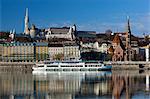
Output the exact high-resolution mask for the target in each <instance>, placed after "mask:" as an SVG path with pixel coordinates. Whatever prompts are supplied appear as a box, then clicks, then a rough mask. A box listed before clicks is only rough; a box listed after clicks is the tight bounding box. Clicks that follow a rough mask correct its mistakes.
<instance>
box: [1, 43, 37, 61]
mask: <svg viewBox="0 0 150 99" xmlns="http://www.w3.org/2000/svg"><path fill="white" fill-rule="evenodd" d="M1 47H2V49H1V50H2V56H1V57H2V61H6V62H8V61H12V62H18V61H21V62H22V61H24V62H29V61H34V59H35V55H34V44H33V43H19V42H17V43H7V44H2V46H1Z"/></svg>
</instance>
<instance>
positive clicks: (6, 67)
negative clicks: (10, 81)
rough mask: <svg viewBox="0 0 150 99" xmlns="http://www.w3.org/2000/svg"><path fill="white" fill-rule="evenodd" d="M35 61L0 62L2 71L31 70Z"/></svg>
mask: <svg viewBox="0 0 150 99" xmlns="http://www.w3.org/2000/svg"><path fill="white" fill-rule="evenodd" d="M34 65H35V63H33V62H0V71H11V72H12V71H13V72H20V71H21V72H22V71H23V72H31V71H32V67H33V66H34Z"/></svg>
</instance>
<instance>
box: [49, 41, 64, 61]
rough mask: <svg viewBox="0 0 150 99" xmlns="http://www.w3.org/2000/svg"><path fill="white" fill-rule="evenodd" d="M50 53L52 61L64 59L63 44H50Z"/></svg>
mask: <svg viewBox="0 0 150 99" xmlns="http://www.w3.org/2000/svg"><path fill="white" fill-rule="evenodd" d="M48 51H49V58H50V60H58V59H60V60H63V59H64V47H63V44H48Z"/></svg>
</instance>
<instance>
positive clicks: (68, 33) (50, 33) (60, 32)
mask: <svg viewBox="0 0 150 99" xmlns="http://www.w3.org/2000/svg"><path fill="white" fill-rule="evenodd" d="M75 31H76V26H75V25H73V26H72V27H62V28H57V27H52V28H49V29H46V30H45V32H47V34H46V35H45V37H46V40H47V41H48V40H49V39H51V38H65V39H69V40H74V39H75V36H74V33H75Z"/></svg>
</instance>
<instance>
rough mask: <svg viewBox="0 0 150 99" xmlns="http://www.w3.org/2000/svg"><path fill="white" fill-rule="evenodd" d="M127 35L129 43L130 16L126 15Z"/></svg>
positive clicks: (129, 42)
mask: <svg viewBox="0 0 150 99" xmlns="http://www.w3.org/2000/svg"><path fill="white" fill-rule="evenodd" d="M127 22H128V23H127V35H128V40H129V41H128V44H129V45H131V27H130V17H129V16H127Z"/></svg>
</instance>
